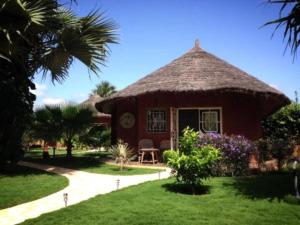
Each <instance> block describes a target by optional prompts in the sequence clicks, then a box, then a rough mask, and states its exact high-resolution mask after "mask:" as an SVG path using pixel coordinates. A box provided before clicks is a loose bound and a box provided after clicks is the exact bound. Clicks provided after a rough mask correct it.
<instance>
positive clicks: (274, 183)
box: [223, 173, 294, 201]
mask: <svg viewBox="0 0 300 225" xmlns="http://www.w3.org/2000/svg"><path fill="white" fill-rule="evenodd" d="M233 179H234V180H233V182H224V183H223V186H224V187H226V188H228V187H231V188H233V189H234V191H235V192H236V194H238V195H244V196H246V197H248V198H251V199H267V200H269V201H274V200H278V201H281V200H283V199H284V197H285V196H287V195H289V194H294V183H293V182H294V177H293V176H292V175H291V174H289V173H272V174H264V175H258V176H249V177H236V178H233Z"/></svg>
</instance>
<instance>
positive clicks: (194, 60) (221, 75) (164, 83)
mask: <svg viewBox="0 0 300 225" xmlns="http://www.w3.org/2000/svg"><path fill="white" fill-rule="evenodd" d="M208 91H230V92H243V93H252V94H260V95H265V96H268V95H272V96H274V95H275V96H276V101H278V105H285V104H287V103H288V102H290V100H289V99H288V98H287V97H286V96H285V95H284V94H283V93H281V92H280V91H278V90H276V89H274V88H272V87H271V86H270V85H268V84H266V83H264V82H262V81H260V80H258V79H256V78H255V77H253V76H251V75H249V74H247V73H246V72H244V71H242V70H240V69H238V68H237V67H235V66H233V65H231V64H229V63H227V62H225V61H224V60H222V59H220V58H218V57H216V56H214V55H212V54H210V53H208V52H206V51H204V50H203V49H201V48H200V46H199V42H198V41H196V43H195V47H194V48H192V49H191V50H190V51H188V52H187V53H185V54H184V55H182V56H181V57H179V58H177V59H175V60H174V61H172V62H171V63H169V64H167V65H166V66H164V67H161V68H160V69H158V70H156V71H154V72H152V73H150V74H149V75H147V76H146V77H144V78H142V79H140V80H138V81H137V82H135V83H133V84H131V85H129V86H128V87H126V88H124V89H123V90H121V91H118V92H117V93H115V94H113V95H111V96H110V97H108V98H106V99H104V100H102V102H100V103H99V105H98V104H96V107H97V108H99V109H100V108H101V107H100V106H101V105H102V106H103V105H104V104H106V103H110V102H112V101H114V100H117V99H121V98H127V97H134V96H139V95H144V94H147V93H156V92H171V93H180V92H208Z"/></svg>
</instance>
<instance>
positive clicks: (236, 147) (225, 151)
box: [198, 133, 255, 175]
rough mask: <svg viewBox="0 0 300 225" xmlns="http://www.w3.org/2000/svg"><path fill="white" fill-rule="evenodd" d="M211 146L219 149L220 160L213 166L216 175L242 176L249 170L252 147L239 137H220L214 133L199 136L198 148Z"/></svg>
mask: <svg viewBox="0 0 300 225" xmlns="http://www.w3.org/2000/svg"><path fill="white" fill-rule="evenodd" d="M206 145H212V146H214V147H215V148H218V149H220V152H221V156H222V158H221V159H220V160H219V161H218V162H217V163H216V164H215V166H214V167H215V169H214V172H215V173H216V175H224V174H226V173H231V174H232V175H244V174H246V173H247V171H248V169H249V158H250V155H251V153H253V152H254V149H255V148H254V145H253V144H252V143H251V142H250V141H249V140H247V139H246V138H245V137H243V136H240V135H231V136H228V135H220V134H215V133H209V134H201V135H199V140H198V146H199V147H201V146H206Z"/></svg>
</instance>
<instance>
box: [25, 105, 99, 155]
mask: <svg viewBox="0 0 300 225" xmlns="http://www.w3.org/2000/svg"><path fill="white" fill-rule="evenodd" d="M92 114H93V112H92V111H91V110H90V109H88V108H85V107H81V106H76V105H66V106H45V107H43V108H40V109H37V110H36V111H35V112H34V116H33V123H32V126H31V129H32V131H33V134H34V138H35V139H41V140H43V141H44V143H46V144H47V143H49V142H56V141H58V140H60V139H62V138H63V139H64V141H65V145H66V146H67V156H68V157H70V156H72V147H73V140H74V137H75V135H80V134H83V133H85V132H86V131H87V130H88V128H90V127H91V124H92Z"/></svg>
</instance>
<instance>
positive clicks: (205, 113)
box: [199, 109, 221, 133]
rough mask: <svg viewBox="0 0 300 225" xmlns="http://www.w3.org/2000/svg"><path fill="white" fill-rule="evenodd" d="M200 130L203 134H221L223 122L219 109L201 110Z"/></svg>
mask: <svg viewBox="0 0 300 225" xmlns="http://www.w3.org/2000/svg"><path fill="white" fill-rule="evenodd" d="M199 117H200V124H199V125H200V130H201V131H202V132H203V133H210V132H213V133H221V121H220V110H219V109H205V110H202V109H200V110H199Z"/></svg>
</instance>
